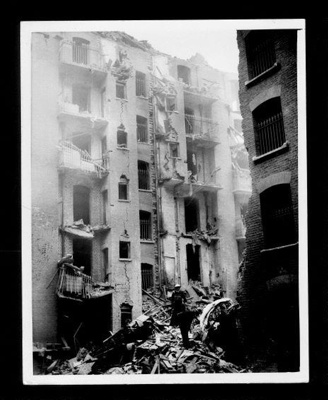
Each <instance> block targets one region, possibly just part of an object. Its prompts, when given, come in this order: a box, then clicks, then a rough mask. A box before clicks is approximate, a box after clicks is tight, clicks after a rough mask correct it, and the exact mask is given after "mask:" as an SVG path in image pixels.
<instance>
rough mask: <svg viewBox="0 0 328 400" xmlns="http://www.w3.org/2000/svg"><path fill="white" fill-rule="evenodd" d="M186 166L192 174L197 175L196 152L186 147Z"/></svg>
mask: <svg viewBox="0 0 328 400" xmlns="http://www.w3.org/2000/svg"><path fill="white" fill-rule="evenodd" d="M187 166H188V171H190V172H191V174H192V175H197V153H196V152H195V151H194V150H192V149H190V148H187Z"/></svg>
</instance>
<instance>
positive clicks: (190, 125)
mask: <svg viewBox="0 0 328 400" xmlns="http://www.w3.org/2000/svg"><path fill="white" fill-rule="evenodd" d="M194 121H195V120H194V110H193V109H192V108H185V129H186V133H187V134H191V133H194Z"/></svg>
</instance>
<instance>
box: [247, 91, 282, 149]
mask: <svg viewBox="0 0 328 400" xmlns="http://www.w3.org/2000/svg"><path fill="white" fill-rule="evenodd" d="M253 119H254V127H255V143H256V154H257V155H258V156H259V155H262V154H265V153H268V152H270V151H272V150H274V149H277V148H278V147H281V146H282V145H283V144H284V143H285V140H286V139H285V129H284V121H283V115H282V110H281V103H280V98H279V97H275V98H273V99H270V100H267V101H266V102H264V103H262V104H261V105H259V106H258V107H257V108H256V109H255V110H254V111H253Z"/></svg>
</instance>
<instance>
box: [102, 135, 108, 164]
mask: <svg viewBox="0 0 328 400" xmlns="http://www.w3.org/2000/svg"><path fill="white" fill-rule="evenodd" d="M101 155H102V164H103V167H104V168H108V167H109V158H108V153H107V137H106V136H104V137H103V138H102V139H101Z"/></svg>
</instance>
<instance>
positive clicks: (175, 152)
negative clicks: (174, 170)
mask: <svg viewBox="0 0 328 400" xmlns="http://www.w3.org/2000/svg"><path fill="white" fill-rule="evenodd" d="M170 156H171V157H173V158H177V157H179V143H170Z"/></svg>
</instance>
